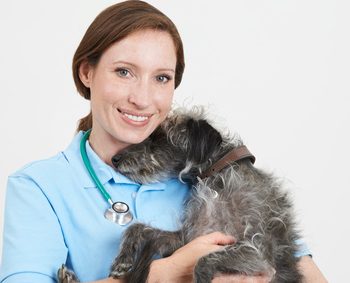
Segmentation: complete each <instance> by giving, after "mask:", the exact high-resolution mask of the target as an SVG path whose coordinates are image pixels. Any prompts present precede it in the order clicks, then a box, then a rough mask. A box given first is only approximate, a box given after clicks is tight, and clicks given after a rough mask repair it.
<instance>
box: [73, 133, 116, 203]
mask: <svg viewBox="0 0 350 283" xmlns="http://www.w3.org/2000/svg"><path fill="white" fill-rule="evenodd" d="M90 133H91V129H90V130H87V131H86V132H85V134H84V135H83V138H82V140H81V142H80V154H81V157H82V158H83V162H84V164H85V167H86V169H87V170H88V172H89V174H90V176H91V178H92V180H93V181H94V182H95V184H96V186H97V188H98V189H99V190H100V192H101V194H102V196H103V198H104V199H105V200H106V201H107V202H109V203H110V205H113V201H112V198H111V196H110V195H109V193H107V191H106V190H105V188H104V187H103V185H102V184H101V182H100V180H99V179H98V177H97V175H96V173H95V171H94V169H93V168H92V166H91V163H90V160H89V158H88V156H87V153H86V141H87V140H88V138H89V136H90Z"/></svg>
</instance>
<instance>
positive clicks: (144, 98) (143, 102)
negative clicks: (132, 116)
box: [129, 80, 152, 109]
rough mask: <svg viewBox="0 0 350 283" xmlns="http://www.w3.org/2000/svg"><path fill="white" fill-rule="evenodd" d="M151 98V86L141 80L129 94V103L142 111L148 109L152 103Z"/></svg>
mask: <svg viewBox="0 0 350 283" xmlns="http://www.w3.org/2000/svg"><path fill="white" fill-rule="evenodd" d="M151 98H152V90H151V85H150V82H149V81H147V80H140V81H138V82H137V83H135V85H134V87H133V88H132V89H131V91H130V94H129V102H130V103H132V104H134V105H135V106H136V107H138V108H140V109H144V108H147V107H148V106H149V105H150V103H151Z"/></svg>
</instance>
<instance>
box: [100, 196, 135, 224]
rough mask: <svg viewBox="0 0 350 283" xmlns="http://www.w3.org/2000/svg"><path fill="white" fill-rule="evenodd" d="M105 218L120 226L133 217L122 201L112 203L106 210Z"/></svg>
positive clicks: (127, 222)
mask: <svg viewBox="0 0 350 283" xmlns="http://www.w3.org/2000/svg"><path fill="white" fill-rule="evenodd" d="M105 218H106V219H108V220H109V221H112V222H114V223H117V224H119V225H121V226H124V225H127V224H129V223H130V222H131V221H132V219H133V217H132V214H131V212H130V210H129V206H128V205H127V204H126V203H125V202H122V201H117V202H115V203H113V204H112V207H111V208H108V209H107V210H106V212H105Z"/></svg>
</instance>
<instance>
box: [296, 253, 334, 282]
mask: <svg viewBox="0 0 350 283" xmlns="http://www.w3.org/2000/svg"><path fill="white" fill-rule="evenodd" d="M298 267H299V270H300V271H301V274H303V275H304V278H305V282H306V283H327V282H328V281H327V280H326V278H325V277H324V276H323V274H322V273H321V271H320V270H319V269H318V267H317V265H316V264H315V262H314V261H313V260H312V258H311V257H310V256H303V257H301V258H300V260H299V263H298Z"/></svg>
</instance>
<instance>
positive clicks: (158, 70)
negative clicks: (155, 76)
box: [112, 60, 175, 73]
mask: <svg viewBox="0 0 350 283" xmlns="http://www.w3.org/2000/svg"><path fill="white" fill-rule="evenodd" d="M112 64H113V65H117V64H124V65H129V66H131V67H134V68H139V67H138V66H137V65H135V64H133V63H131V62H127V61H123V60H118V61H114V62H112ZM156 71H157V72H164V71H167V72H172V73H175V70H174V69H173V68H159V69H157V70H156Z"/></svg>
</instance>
